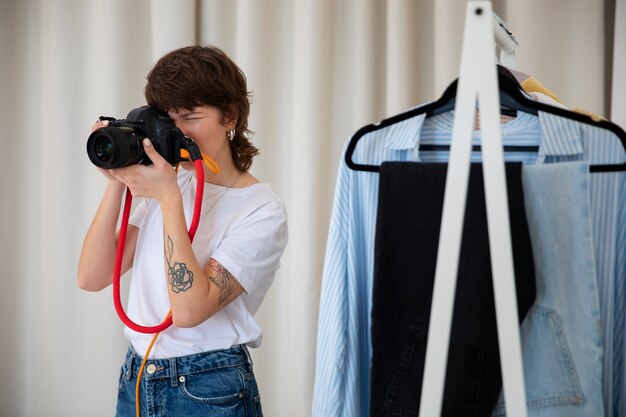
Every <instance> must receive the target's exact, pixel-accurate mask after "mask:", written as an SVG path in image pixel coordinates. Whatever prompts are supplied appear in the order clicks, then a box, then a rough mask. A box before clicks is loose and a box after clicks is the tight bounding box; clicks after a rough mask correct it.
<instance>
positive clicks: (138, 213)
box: [128, 198, 150, 228]
mask: <svg viewBox="0 0 626 417" xmlns="http://www.w3.org/2000/svg"><path fill="white" fill-rule="evenodd" d="M149 206H150V202H149V200H148V199H146V198H144V199H142V200H141V201H140V202H139V204H138V205H137V207H135V210H133V213H132V214H131V215H130V218H129V219H128V224H131V225H133V226H135V227H139V228H141V223H142V222H143V219H144V218H145V217H146V213H147V212H148V207H149Z"/></svg>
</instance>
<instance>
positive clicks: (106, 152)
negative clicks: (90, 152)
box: [94, 136, 113, 162]
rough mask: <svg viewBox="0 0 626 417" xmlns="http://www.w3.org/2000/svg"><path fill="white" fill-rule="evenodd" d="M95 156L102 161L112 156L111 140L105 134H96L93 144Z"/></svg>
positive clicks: (106, 160)
mask: <svg viewBox="0 0 626 417" xmlns="http://www.w3.org/2000/svg"><path fill="white" fill-rule="evenodd" d="M94 151H95V153H96V158H98V160H100V161H102V162H108V161H110V160H111V158H113V142H111V139H109V138H108V137H106V136H98V137H97V138H96V141H95V144H94Z"/></svg>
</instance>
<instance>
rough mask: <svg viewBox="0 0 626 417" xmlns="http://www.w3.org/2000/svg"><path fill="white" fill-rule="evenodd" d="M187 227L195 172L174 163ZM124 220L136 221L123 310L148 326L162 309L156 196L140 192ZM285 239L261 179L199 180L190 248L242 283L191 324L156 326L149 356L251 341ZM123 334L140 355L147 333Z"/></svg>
mask: <svg viewBox="0 0 626 417" xmlns="http://www.w3.org/2000/svg"><path fill="white" fill-rule="evenodd" d="M178 185H179V186H180V189H181V193H182V198H183V207H184V211H185V218H186V219H187V228H189V225H190V223H191V219H192V217H193V206H194V198H195V190H196V178H195V176H194V175H193V173H191V172H189V171H185V170H183V169H181V170H179V174H178ZM129 223H130V224H132V225H134V226H137V227H138V228H139V235H138V237H137V247H136V250H135V258H134V261H133V268H132V280H131V283H130V293H129V298H128V308H127V314H128V316H129V317H130V318H131V320H133V321H134V322H135V323H137V324H140V325H142V326H154V325H156V324H159V323H161V322H162V321H163V318H164V317H165V316H166V314H167V312H168V311H169V309H170V302H169V297H168V291H167V286H166V285H167V280H166V278H165V267H164V265H165V259H164V247H163V217H162V213H161V208H160V206H159V204H158V202H157V201H155V200H151V199H144V200H143V201H142V202H141V203H140V204H139V206H138V207H137V208H136V209H135V211H134V212H133V214H132V216H131V218H130V220H129ZM286 244H287V213H286V210H285V206H284V204H283V203H282V202H281V201H280V200H279V199H278V197H277V196H276V195H275V194H274V192H273V191H272V189H271V187H270V186H269V185H268V184H264V183H257V184H254V185H251V186H248V187H245V188H232V189H231V188H226V187H222V186H218V185H214V184H210V183H205V184H204V198H203V204H202V215H201V218H200V223H199V226H198V230H197V232H196V235H195V237H194V240H193V243H192V247H193V251H194V253H195V255H196V258H197V259H198V262H199V263H200V265H201V266H202V267H204V266H205V265H206V264H207V262H208V261H209V259H210V258H213V259H215V260H216V261H218V262H219V263H220V264H222V265H223V266H224V267H225V268H226V269H227V270H228V271H229V272H230V273H231V274H232V275H233V276H234V277H235V278H236V279H237V281H238V282H239V283H240V284H241V286H242V287H243V289H244V290H245V292H244V293H242V294H241V295H240V296H239V297H237V298H236V299H235V300H234V301H233V302H231V303H230V304H229V305H227V306H226V307H225V308H224V309H222V310H221V311H219V312H218V313H217V314H215V315H214V316H213V317H211V318H209V319H208V320H206V321H205V322H204V323H201V324H200V325H198V326H196V327H193V328H179V327H176V326H175V325H173V326H170V328H168V329H167V330H165V331H163V332H162V333H161V334H160V335H159V338H158V339H157V342H156V343H155V345H154V347H153V349H152V351H151V353H150V356H151V357H152V358H155V359H162V358H170V357H174V356H184V355H189V354H194V353H199V352H206V351H210V350H216V349H228V348H230V347H232V346H234V345H239V344H247V345H248V346H250V347H258V346H259V345H260V344H261V338H262V331H261V328H260V326H259V324H258V323H257V321H256V320H255V319H254V314H255V313H256V311H257V309H258V308H259V305H260V304H261V301H262V300H263V298H264V297H265V294H266V293H267V290H268V289H269V287H270V285H271V284H272V281H273V279H274V274H275V272H276V270H277V269H278V268H279V265H280V264H279V261H280V257H281V255H282V253H283V250H284V249H285V246H286ZM124 333H125V334H126V337H128V339H129V340H130V342H131V343H132V346H133V348H134V349H135V351H136V352H138V353H139V354H140V355H143V354H144V352H145V351H146V349H147V348H148V346H149V344H150V341H151V340H152V336H153V335H151V334H144V333H138V332H135V331H133V330H131V329H130V328H128V327H126V328H125V330H124Z"/></svg>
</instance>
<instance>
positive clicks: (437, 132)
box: [312, 111, 626, 417]
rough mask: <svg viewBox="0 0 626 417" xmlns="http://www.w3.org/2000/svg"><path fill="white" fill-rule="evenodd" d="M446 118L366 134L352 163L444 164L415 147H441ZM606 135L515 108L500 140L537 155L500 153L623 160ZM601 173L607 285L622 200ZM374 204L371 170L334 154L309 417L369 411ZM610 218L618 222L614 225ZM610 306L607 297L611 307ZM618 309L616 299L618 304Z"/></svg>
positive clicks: (449, 118)
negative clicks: (352, 166)
mask: <svg viewBox="0 0 626 417" xmlns="http://www.w3.org/2000/svg"><path fill="white" fill-rule="evenodd" d="M453 120H454V112H453V111H452V112H448V113H444V114H441V115H438V116H434V117H430V118H425V115H420V116H416V117H414V118H411V119H408V120H405V121H403V122H400V123H396V124H394V125H391V126H388V127H386V128H384V129H380V130H377V131H374V132H371V133H369V134H367V135H365V136H363V137H362V138H361V139H360V141H359V143H358V146H357V147H356V149H355V151H354V153H353V160H354V161H355V162H357V163H362V164H374V165H379V164H380V163H382V162H383V161H388V160H394V161H425V162H426V161H428V162H445V161H447V160H448V152H447V151H421V152H418V149H419V145H420V144H449V143H450V140H451V136H452V124H453ZM479 135H480V133H479V132H474V134H473V142H474V143H475V144H479V143H480V136H479ZM612 135H613V134H612V133H610V132H608V131H605V130H603V129H599V128H596V127H593V126H587V125H583V124H581V123H577V122H575V121H572V120H569V119H565V118H560V117H558V116H554V115H551V114H547V113H540V114H539V116H538V117H537V116H532V115H529V114H525V113H522V112H520V113H518V117H517V118H516V119H515V120H513V121H511V122H509V123H506V124H504V125H502V141H503V144H504V145H518V146H519V145H526V146H538V147H539V150H538V152H537V153H535V152H511V153H507V154H506V160H508V161H522V162H524V163H544V162H546V163H547V162H559V161H568V160H579V159H587V160H589V161H590V162H592V163H596V162H599V161H602V163H610V161H609V159H608V158H605V156H606V155H608V153H610V154H611V155H613V157H614V158H615V159H619V158H620V157H621V158H622V160H623V158H624V152H623V150H621V152H618V151H617V148H616V147H615V146H616V142H617V141H616V140H615V138H614V137H611V136H612ZM598 138H599V139H598ZM617 144H619V142H617ZM346 145H347V144H346ZM344 153H345V149H344ZM480 160H481V155H480V153H476V152H475V153H473V154H472V161H473V162H480ZM622 160H619V162H621V161H622ZM607 176H615V178H616V179H614V180H606V181H607V182H608V185H606V187H603V186H598V185H596V186H595V192H596V194H594V195H593V196H592V198H593V199H594V201H596V202H597V203H598V206H599V207H604V203H603V201H608V200H611V201H612V202H613V203H612V204H613V205H614V206H615V210H614V211H612V212H610V213H606V215H607V216H608V218H610V219H611V220H610V221H606V223H603V225H604V226H602V227H600V226H598V225H594V226H595V227H594V229H595V232H596V236H594V237H595V238H598V236H600V240H602V238H604V236H605V234H606V233H611V232H609V229H610V230H611V231H612V233H614V234H615V235H616V237H617V238H618V239H617V240H615V241H613V240H611V239H606V241H607V242H608V243H607V246H613V247H614V250H613V254H614V256H613V257H611V256H608V255H607V259H606V262H607V264H610V263H613V264H615V265H618V266H619V265H621V266H619V267H618V266H616V267H614V268H609V269H610V270H609V271H606V274H605V275H603V279H602V280H604V281H606V282H613V283H615V282H616V280H615V276H616V275H615V274H618V273H619V271H622V272H623V269H624V265H622V264H624V263H626V260H625V259H624V256H623V252H624V248H625V247H626V246H624V243H625V242H624V240H625V238H624V236H623V234H624V233H620V234H618V233H615V232H616V231H617V230H620V229H619V228H620V227H621V230H622V231H623V230H624V229H625V227H624V226H625V225H626V223H624V218H626V214H624V209H625V206H626V205H625V204H624V201H623V198H622V197H623V196H622V197H619V198H622V200H621V203H620V200H619V198H618V196H617V194H615V193H616V192H617V191H619V187H620V184H621V186H622V194H624V193H623V183H624V175H623V173H612V174H594V175H593V176H592V178H593V179H594V180H596V181H601V179H602V178H605V177H607ZM603 184H604V183H603ZM377 201H378V174H376V173H371V172H359V171H352V170H350V169H349V168H348V167H347V166H346V165H345V163H344V162H343V158H342V160H341V163H340V166H339V171H338V177H337V184H336V189H335V200H334V205H333V212H332V215H331V223H330V227H329V234H328V241H327V246H326V255H325V260H324V272H323V279H322V289H321V299H320V311H319V321H318V337H317V358H316V359H317V362H316V372H315V386H314V393H313V410H312V411H313V412H312V415H313V416H314V417H335V416H342V417H363V416H366V415H368V412H369V409H368V399H369V367H370V358H371V344H370V310H371V292H372V281H373V266H374V265H373V262H374V261H373V260H374V238H375V225H376V211H377ZM615 202H617V203H615ZM620 213H621V214H620ZM620 216H621V217H620ZM616 219H617V220H616ZM618 221H621V222H622V223H620V224H618ZM618 235H619V236H618ZM619 239H621V240H619ZM620 242H621V243H620ZM618 244H621V245H622V246H618ZM620 250H621V252H619V251H620ZM596 252H597V253H598V252H600V253H603V254H605V253H606V248H598V247H597V246H596ZM618 253H621V254H622V255H621V256H620V255H618ZM603 262H604V260H603ZM620 262H621V264H620ZM601 287H602V286H601ZM605 287H606V285H605ZM604 290H605V288H604V287H603V289H602V291H604ZM606 290H607V292H606V293H604V294H601V300H602V299H603V297H602V295H604V296H605V297H604V298H606V297H607V296H608V297H610V298H615V293H614V292H608V291H609V290H608V289H606ZM622 290H623V289H622ZM611 291H612V289H611ZM618 304H619V303H618V302H614V303H612V306H613V307H616V306H617V305H618ZM623 306H624V303H623V297H622V303H621V308H622V309H623ZM603 308H604V303H603ZM616 311H617V310H615V308H614V309H613V310H611V309H608V310H606V311H605V312H604V313H605V315H610V314H614V313H615V312H616ZM622 327H623V326H622ZM613 333H615V332H613ZM613 336H614V334H612V335H611V338H610V340H609V342H610V343H611V344H613V343H614V342H615V341H616V340H617V338H614V337H613ZM606 340H607V337H605V341H606ZM622 340H623V329H622ZM622 343H623V342H622ZM605 380H606V379H605Z"/></svg>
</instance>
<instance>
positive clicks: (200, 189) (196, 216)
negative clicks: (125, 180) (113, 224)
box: [113, 159, 204, 333]
mask: <svg viewBox="0 0 626 417" xmlns="http://www.w3.org/2000/svg"><path fill="white" fill-rule="evenodd" d="M194 164H195V167H196V177H197V184H198V185H197V187H196V198H195V201H194V207H193V218H192V220H191V225H190V226H189V239H190V240H191V241H192V242H193V237H194V236H195V234H196V230H197V229H198V224H199V223H200V212H201V208H202V196H203V194H204V167H203V165H202V159H199V160H195V161H194ZM132 201H133V195H132V193H131V192H130V190H129V189H126V198H125V199H124V211H123V214H122V224H121V226H120V235H119V237H118V242H117V253H116V257H115V269H114V271H113V304H114V305H115V311H117V315H118V316H119V317H120V319H121V320H122V322H124V324H125V325H126V326H128V327H129V328H131V329H132V330H134V331H136V332H139V333H158V332H161V331H163V330H165V329H167V328H168V327H170V326H171V325H172V323H173V321H172V315H171V314H169V315H168V316H167V318H166V319H165V320H164V321H163V322H162V323H161V324H159V325H156V326H142V325H139V324H137V323H135V322H134V321H132V320H131V319H130V318H129V317H128V316H127V315H126V312H125V311H124V307H123V306H122V300H121V296H120V278H121V271H122V258H123V256H124V246H125V244H126V232H127V231H128V220H129V218H130V208H131V205H132Z"/></svg>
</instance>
